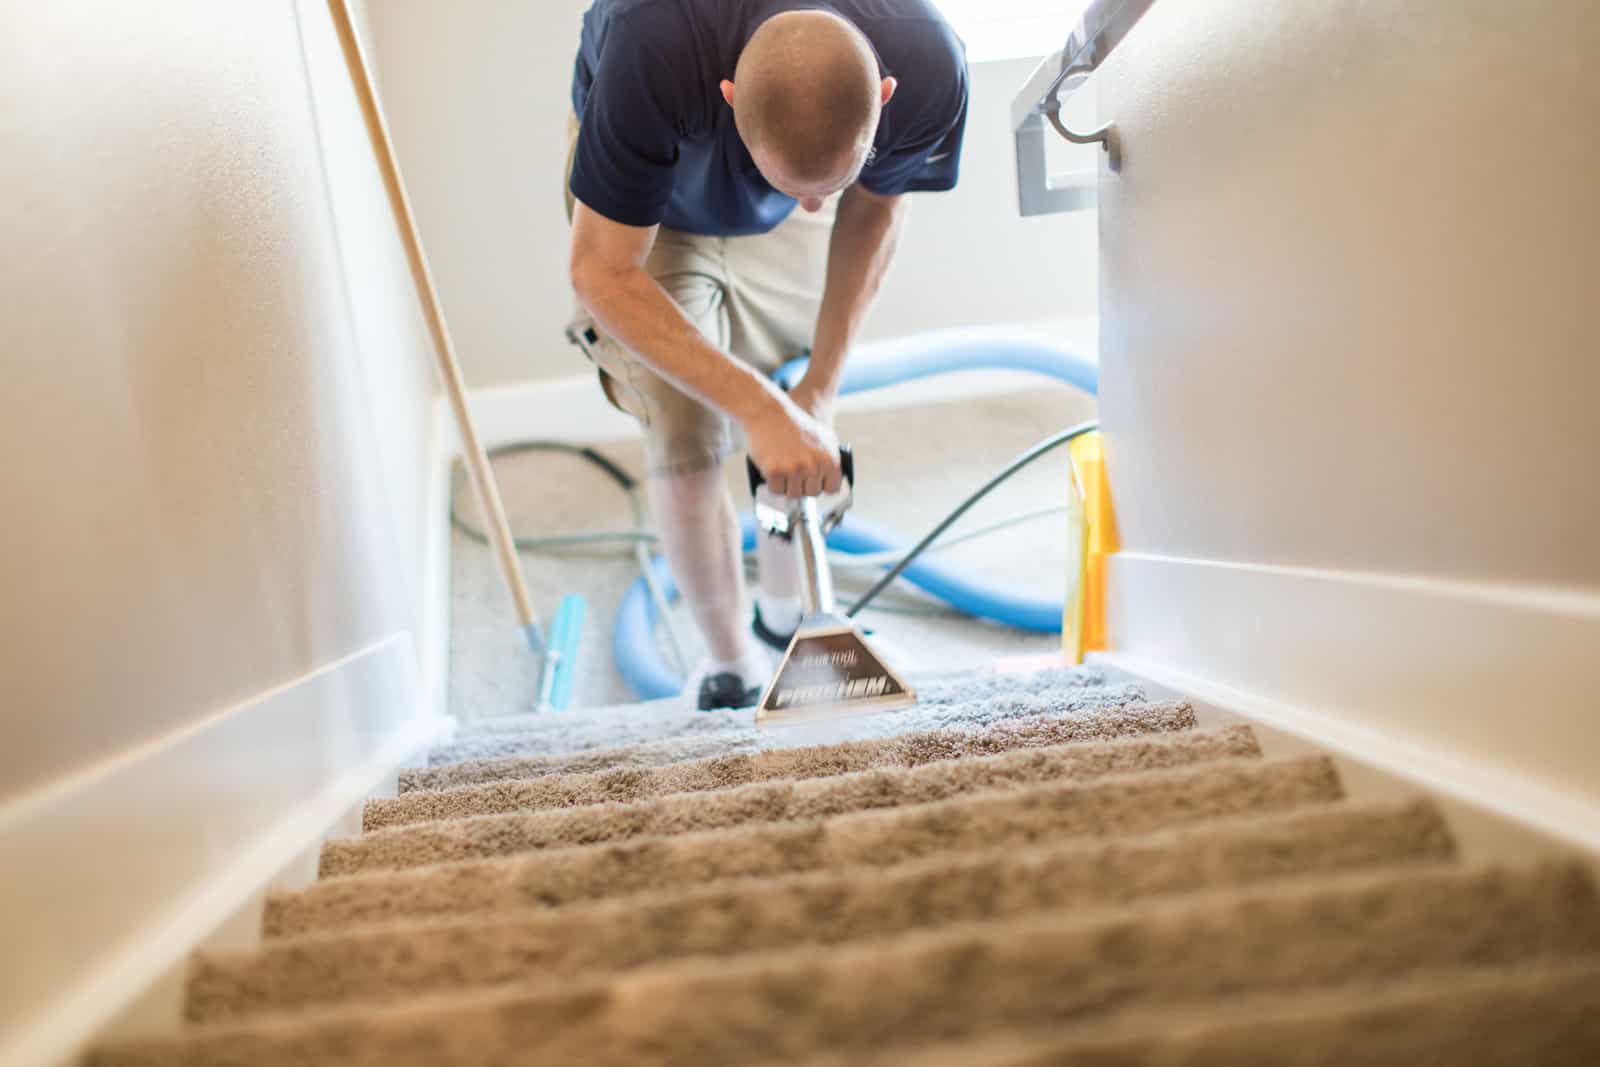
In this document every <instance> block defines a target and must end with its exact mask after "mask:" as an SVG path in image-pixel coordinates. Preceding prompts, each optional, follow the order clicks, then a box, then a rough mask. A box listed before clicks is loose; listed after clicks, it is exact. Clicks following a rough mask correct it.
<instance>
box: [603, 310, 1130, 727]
mask: <svg viewBox="0 0 1600 1067" xmlns="http://www.w3.org/2000/svg"><path fill="white" fill-rule="evenodd" d="M806 365H807V361H806V360H804V359H797V360H793V361H791V362H789V363H786V364H784V365H783V366H782V367H781V368H779V370H778V372H777V374H776V375H774V377H775V379H776V380H777V381H778V383H779V384H781V385H783V386H784V387H785V388H787V387H789V386H791V385H793V384H794V383H795V382H797V381H799V380H800V378H801V376H802V375H804V374H805V371H806ZM978 369H1004V370H1021V371H1031V372H1033V373H1036V374H1043V375H1046V376H1048V377H1051V378H1056V379H1059V380H1061V381H1064V382H1066V383H1067V384H1069V385H1073V386H1076V387H1077V388H1079V389H1082V390H1083V391H1085V392H1087V393H1089V394H1091V395H1094V394H1096V393H1097V392H1098V391H1099V385H1100V374H1099V366H1098V365H1097V364H1096V363H1095V362H1094V361H1093V360H1090V359H1086V358H1085V357H1083V356H1081V355H1079V354H1077V353H1075V352H1072V351H1069V350H1067V349H1065V348H1063V347H1062V346H1060V345H1059V344H1056V343H1055V342H1053V341H1051V340H1050V339H1048V338H1046V337H1042V336H1040V335H1039V334H1036V333H1030V332H1028V331H1026V330H1017V329H996V328H988V327H985V328H978V329H958V330H941V331H937V332H933V333H924V334H917V335H914V336H911V337H904V338H898V339H896V340H892V341H880V342H877V343H874V344H870V345H863V346H861V347H860V348H858V349H857V350H856V352H855V354H854V355H853V356H852V358H851V361H850V363H849V364H847V365H846V367H845V373H844V377H843V379H842V380H841V382H840V386H839V392H840V394H841V395H849V394H851V393H860V392H865V391H867V390H869V389H880V388H883V387H884V386H888V385H895V384H898V383H900V382H906V381H912V380H914V379H917V378H926V377H929V376H930V375H934V374H945V373H949V372H951V371H961V370H978ZM740 532H741V536H742V538H743V541H744V550H745V551H747V552H748V551H750V550H751V549H753V548H754V547H755V522H754V520H753V519H752V518H751V517H750V516H748V515H746V516H744V517H742V518H741V520H740ZM828 546H829V547H830V548H833V549H837V550H838V551H841V552H850V553H853V554H860V553H870V552H884V551H888V550H891V549H900V550H903V549H904V548H905V546H904V545H903V544H901V543H899V542H898V541H897V540H896V539H895V538H894V537H892V536H891V535H890V534H889V533H888V532H887V531H884V530H881V529H878V528H875V527H874V526H873V525H872V524H871V523H869V522H867V521H866V520H864V519H861V518H860V517H858V516H855V515H850V516H847V517H846V518H845V520H844V521H843V522H842V523H840V524H839V526H837V527H836V528H835V529H834V530H833V532H832V533H830V534H829V535H828ZM650 566H651V569H652V573H653V574H654V577H655V579H656V581H657V582H659V583H660V585H661V587H662V589H663V590H664V591H665V592H666V595H667V596H668V597H669V598H676V596H677V595H678V588H677V584H676V583H675V582H674V581H673V579H672V573H671V571H670V570H669V568H668V567H667V561H666V559H665V558H664V557H661V556H656V557H655V558H654V559H652V560H651V562H650ZM902 577H904V578H905V579H906V580H907V581H909V582H911V583H912V584H914V585H916V586H918V587H919V588H921V589H922V590H924V591H925V592H928V593H931V594H932V595H934V596H936V597H939V598H940V599H942V600H944V601H946V602H947V603H949V604H950V605H951V606H952V607H954V608H956V609H957V610H959V611H963V612H966V613H967V614H969V615H974V616H977V617H979V618H984V619H991V620H993V621H995V622H1000V623H1005V624H1006V625H1009V626H1015V627H1018V628H1019V629H1024V630H1033V631H1037V632H1042V633H1058V632H1060V630H1061V615H1062V611H1063V607H1064V606H1063V604H1062V603H1061V602H1060V601H1058V600H1050V599H1045V598H1040V597H1028V596H1021V595H1018V594H1014V593H1010V592H1007V591H1004V590H999V589H995V588H992V587H989V586H985V585H981V584H979V583H977V582H972V581H969V580H967V579H965V578H961V577H959V576H958V575H957V574H956V573H955V571H954V570H953V569H952V568H949V567H946V566H943V565H941V564H938V563H935V562H933V561H931V560H926V559H917V560H915V561H913V562H912V563H911V565H910V566H908V567H907V568H906V569H905V572H904V574H903V575H902ZM656 622H657V616H656V607H655V604H654V603H653V602H652V601H651V598H650V591H649V587H648V584H647V583H646V581H645V579H644V578H643V577H640V578H639V579H638V580H636V581H635V582H634V583H633V585H632V586H630V587H629V589H628V592H627V594H626V595H625V596H624V597H623V600H622V606H621V607H620V608H618V610H617V620H616V625H615V627H614V628H613V630H612V633H611V651H612V655H613V657H615V659H616V663H617V669H618V671H620V672H621V674H622V677H623V680H624V681H625V682H627V683H628V686H629V688H631V689H632V690H633V691H634V693H635V694H637V695H638V697H639V699H640V700H659V699H662V698H664V697H670V696H675V695H677V694H678V693H679V692H680V691H681V690H682V689H683V683H684V679H682V678H680V677H678V675H677V673H676V672H675V671H673V670H672V668H671V667H670V666H669V665H668V664H667V662H666V661H665V660H664V659H663V658H662V656H661V653H660V651H659V648H658V646H657V643H656V635H655V628H656Z"/></svg>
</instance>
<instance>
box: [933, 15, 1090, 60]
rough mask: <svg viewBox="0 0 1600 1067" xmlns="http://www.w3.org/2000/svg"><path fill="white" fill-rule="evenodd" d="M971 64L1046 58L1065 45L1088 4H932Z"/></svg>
mask: <svg viewBox="0 0 1600 1067" xmlns="http://www.w3.org/2000/svg"><path fill="white" fill-rule="evenodd" d="M933 2H934V4H935V5H936V6H937V7H938V8H939V10H941V11H943V12H944V15H945V18H947V19H949V20H950V24H951V25H952V26H954V27H955V28H956V32H957V33H959V34H960V35H961V39H962V40H964V41H966V42H967V58H968V60H970V61H971V62H973V63H981V62H983V61H985V60H990V59H1020V58H1024V57H1037V56H1047V55H1049V54H1050V53H1051V52H1054V51H1055V50H1056V49H1058V48H1060V47H1061V46H1062V45H1063V44H1065V43H1066V40H1067V34H1069V33H1071V32H1072V28H1073V27H1074V26H1075V25H1076V24H1077V22H1078V19H1079V18H1080V17H1082V15H1083V12H1084V9H1086V8H1087V7H1088V6H1089V0H933Z"/></svg>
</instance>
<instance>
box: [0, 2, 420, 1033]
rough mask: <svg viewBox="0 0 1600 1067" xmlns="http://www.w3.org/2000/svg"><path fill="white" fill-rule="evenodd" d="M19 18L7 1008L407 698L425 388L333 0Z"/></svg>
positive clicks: (9, 274) (320, 777)
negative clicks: (336, 38)
mask: <svg viewBox="0 0 1600 1067" xmlns="http://www.w3.org/2000/svg"><path fill="white" fill-rule="evenodd" d="M90 7H93V8H94V9H93V10H90V9H89V8H90ZM0 17H3V19H4V22H5V24H6V25H7V26H8V27H9V30H8V32H7V33H6V34H5V35H3V36H0V98H3V99H4V100H5V101H6V105H5V107H4V108H0V247H3V248H4V249H5V254H4V255H3V256H0V306H4V307H5V308H6V312H5V315H4V317H3V319H0V335H3V338H4V340H3V348H4V351H5V353H6V354H5V357H4V366H5V373H4V378H3V380H4V386H3V391H0V405H3V412H4V417H3V418H0V456H4V457H5V463H4V465H3V467H0V499H4V500H5V501H6V506H5V509H4V512H5V517H4V522H3V527H0V529H3V540H4V545H3V550H0V589H3V590H4V592H3V594H0V721H3V724H4V725H3V730H0V735H3V736H4V738H5V743H4V744H3V745H0V838H3V841H4V847H3V849H0V851H3V852H4V854H5V859H4V861H3V862H4V870H3V872H0V898H3V899H0V942H3V943H5V944H6V946H7V949H6V952H7V965H6V967H5V968H4V969H3V970H4V973H5V980H4V981H0V1006H3V1007H0V1032H4V1033H5V1034H6V1035H7V1037H8V1038H11V1037H15V1036H17V1035H19V1034H22V1033H23V1031H22V1030H21V1029H19V1027H18V1025H17V1024H19V1023H20V1022H21V1021H22V1020H25V1019H30V1018H33V1019H35V1021H37V1013H38V1012H40V1011H42V1010H43V1009H44V1007H45V1006H46V1005H47V1004H48V1003H50V1002H51V998H58V997H67V996H68V995H69V994H70V995H72V996H77V995H78V994H80V993H84V991H85V990H87V989H88V988H89V986H90V985H91V984H94V983H99V984H98V985H95V989H96V990H97V992H95V993H94V995H93V996H90V997H89V998H88V999H81V998H80V999H78V1000H76V1001H72V1002H71V1003H72V1004H73V1005H75V1006H76V1008H78V1009H82V1011H80V1012H79V1013H78V1014H77V1015H76V1016H73V1017H72V1021H75V1022H76V1025H79V1026H84V1025H89V1023H90V1022H92V1020H91V1019H88V1018H86V1016H85V1014H84V1013H87V1012H102V1013H103V1012H104V1011H105V1010H106V1009H107V1008H108V1007H109V1006H112V1001H113V1000H114V999H115V997H116V995H118V994H117V991H116V990H113V989H112V988H111V987H109V986H107V985H106V984H105V983H106V982H107V981H110V980H111V979H112V978H113V977H118V976H120V977H118V980H120V981H123V982H124V986H125V988H124V989H123V991H124V992H125V991H126V988H132V987H131V986H130V985H127V983H129V982H132V981H133V979H132V977H130V976H131V975H134V972H135V971H138V969H139V968H140V967H147V966H149V965H154V966H159V965H160V961H158V960H155V961H144V962H140V961H134V962H133V963H131V964H130V963H129V962H128V961H127V960H123V961H122V962H121V963H118V964H117V965H116V966H113V964H112V962H111V961H109V960H108V959H106V958H103V954H106V953H113V952H115V951H120V950H122V949H126V948H128V947H129V946H130V945H132V944H133V943H134V942H135V941H137V940H138V939H139V938H140V937H143V936H144V935H145V934H146V933H148V932H149V930H150V929H154V928H155V927H156V926H160V925H161V924H168V925H165V926H162V929H168V930H170V929H173V927H172V926H171V925H170V923H171V922H172V921H173V920H174V915H175V909H176V908H177V907H178V905H179V903H180V900H179V894H190V895H191V896H192V894H193V893H195V892H198V891H200V890H202V889H205V888H206V882H205V880H206V879H207V878H209V877H211V876H213V875H218V876H220V873H221V872H225V871H228V870H232V869H235V868H236V867H237V866H238V863H239V862H241V858H242V857H243V856H244V855H245V854H246V853H247V852H250V850H252V849H256V851H255V852H254V853H252V854H253V855H256V857H257V859H258V860H261V861H262V862H268V861H270V858H271V849H272V848H279V850H280V851H281V849H282V847H283V846H284V842H285V841H287V840H288V839H287V838H282V840H279V839H278V838H274V837H273V835H274V834H278V835H279V837H282V833H283V830H284V826H283V820H284V819H285V818H287V817H288V816H289V815H290V814H291V813H293V812H295V811H297V810H299V809H297V808H296V807H295V805H297V804H301V803H302V802H303V803H305V804H312V802H313V801H316V802H319V803H320V802H322V801H329V802H331V800H332V799H336V798H333V797H332V794H331V793H325V790H326V789H332V788H333V784H334V783H335V782H336V781H338V780H339V779H340V776H341V775H342V774H345V773H346V772H348V771H350V770H351V769H352V768H355V769H359V768H360V767H361V765H362V761H363V760H366V759H368V758H375V757H376V752H377V749H378V748H379V747H380V746H381V745H382V744H384V743H386V741H388V740H391V739H392V735H393V732H394V731H396V730H404V729H407V728H409V727H408V725H407V717H408V715H409V714H410V711H409V709H410V708H411V707H414V706H415V705H414V703H413V702H414V698H415V696H416V692H415V690H416V684H415V672H416V661H415V652H414V651H413V650H412V645H411V637H412V633H413V631H415V629H416V628H417V626H418V618H419V614H420V611H421V606H420V605H421V586H420V571H421V567H420V557H421V554H422V551H423V549H422V534H421V532H420V531H421V529H422V514H421V509H422V500H423V493H424V488H425V487H424V482H423V457H424V456H425V455H426V454H427V448H428V443H429V442H428V440H427V431H426V427H427V426H428V418H429V403H430V397H429V388H428V379H427V377H426V370H425V366H424V363H423V362H422V358H421V357H422V353H423V348H422V347H421V346H422V338H421V335H420V334H419V332H418V327H417V323H416V312H415V310H414V301H413V299H412V296H411V293H410V290H409V285H408V283H407V282H406V280H405V275H404V271H403V267H402V266H401V265H400V263H399V260H398V258H397V257H398V254H399V253H398V245H397V243H396V241H395V239H394V237H393V235H392V232H391V229H390V227H389V224H388V221H387V218H386V215H385V209H384V206H383V201H382V191H381V186H380V185H379V183H378V181H377V176H376V172H375V170H374V169H373V167H372V164H371V162H370V160H369V158H368V157H367V154H366V149H365V142H364V140H362V136H363V135H362V133H361V128H360V125H359V122H358V119H357V116H356V112H355V109H354V102H353V99H352V98H351V96H350V91H349V87H348V83H347V82H346V81H345V75H344V72H343V68H342V65H341V64H340V60H339V57H338V53H337V50H336V47H335V45H334V42H333V38H332V32H331V26H330V24H329V21H328V15H327V11H326V9H325V7H324V6H323V5H322V4H320V3H318V2H315V0H305V2H304V3H303V4H301V5H300V6H299V7H298V8H297V7H296V6H295V5H289V4H283V3H278V2H272V0H254V2H240V3H229V4H216V3H209V2H203V0H170V2H166V3H163V4H159V5H153V6H152V5H141V6H140V7H139V8H138V10H137V12H135V11H134V10H133V9H126V10H125V9H123V8H119V7H108V6H103V5H88V6H86V5H43V6H40V5H36V4H24V3H21V2H15V3H13V2H10V0H5V2H4V4H3V8H0ZM313 90H314V91H315V99H314V100H313V95H312V93H313ZM397 649H398V650H400V651H399V653H398V654H397V653H396V650H397ZM347 667H350V668H351V669H350V670H348V671H347V670H346V668H347ZM279 715H282V716H283V718H282V720H281V721H282V723H283V725H282V726H281V727H277V728H275V727H274V723H275V722H278V721H279V720H278V719H277V718H275V717H276V716H279ZM179 748H183V750H184V751H189V752H200V753H203V758H201V759H196V760H191V761H189V762H187V763H184V764H183V765H181V766H179V767H176V768H170V769H169V770H168V772H166V773H163V774H160V775H154V776H152V775H151V774H149V773H143V776H142V777H141V773H142V772H141V769H145V771H148V769H150V768H154V767H157V766H161V765H162V764H161V760H162V758H163V755H164V754H166V753H170V752H173V751H177V750H178V749H179ZM340 788H344V789H345V790H346V791H348V790H349V789H350V788H357V789H359V788H364V786H361V785H360V784H359V783H356V782H354V781H353V780H351V781H346V782H345V783H344V785H343V786H341V787H340ZM285 789H288V792H285ZM95 798H100V800H101V801H105V800H107V799H108V798H115V802H113V803H105V802H101V803H91V802H90V801H93V800H94V799H95ZM353 799H354V798H353V797H351V798H350V799H349V800H346V801H345V803H349V802H350V800H353ZM266 801H270V803H268V802H266ZM319 810H325V811H331V810H333V809H332V808H329V807H327V805H326V804H324V807H323V809H319ZM306 811H311V809H309V808H308V809H306ZM302 814H304V812H302ZM314 816H315V812H314V811H313V812H312V814H311V815H310V816H307V817H314ZM305 832H307V831H306V828H305V827H302V828H301V833H302V834H303V833H305ZM312 832H314V828H313V829H312ZM291 836H292V835H291ZM274 842H276V843H274ZM302 843H303V842H302ZM268 846H270V847H268ZM263 847H265V848H266V849H267V851H265V852H262V851H260V849H261V848H263ZM296 847H298V846H296ZM268 869H270V868H268ZM235 888H237V887H235ZM225 895H226V894H223V896H225ZM184 899H186V900H187V899H190V898H189V897H185V898H184ZM233 903H234V904H236V903H237V901H234V902H233ZM210 906H212V907H213V908H215V909H225V907H226V906H228V902H227V901H226V900H224V899H223V898H222V896H218V895H217V894H216V893H213V894H212V896H211V897H210ZM219 913H220V912H219ZM178 918H179V919H181V916H179V917H178ZM167 948H168V949H171V948H172V945H171V944H168V945H167ZM95 953H101V954H102V957H96V956H95V955H94V954H95ZM124 965H127V966H131V967H132V968H133V970H128V969H127V966H124ZM119 968H120V969H119ZM85 995H87V994H85ZM64 1003H67V1002H66V1001H60V1002H59V1003H57V1007H60V1005H61V1004H64ZM3 1058H5V1056H4V1050H0V1059H3Z"/></svg>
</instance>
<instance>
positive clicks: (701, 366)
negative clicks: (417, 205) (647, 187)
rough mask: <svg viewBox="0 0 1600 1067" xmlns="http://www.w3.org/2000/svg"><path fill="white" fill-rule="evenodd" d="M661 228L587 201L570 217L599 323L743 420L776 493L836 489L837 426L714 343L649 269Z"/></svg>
mask: <svg viewBox="0 0 1600 1067" xmlns="http://www.w3.org/2000/svg"><path fill="white" fill-rule="evenodd" d="M655 235H656V227H654V226H649V227H639V226H626V225H624V224H622V223H619V222H613V221H612V220H610V219H608V218H606V217H605V216H604V215H601V214H599V213H598V212H596V211H593V210H591V209H589V208H588V207H587V206H586V205H584V204H583V202H582V201H579V202H578V203H577V205H576V206H575V208H574V211H573V216H572V254H571V261H570V272H571V276H572V288H573V290H574V291H575V292H576V293H577V295H578V299H579V300H580V301H582V302H583V305H584V306H585V307H586V308H588V309H589V312H590V314H592V315H593V316H594V317H595V318H596V319H597V320H599V322H600V325H601V326H602V327H604V328H605V330H606V332H607V333H608V334H610V335H611V337H613V338H614V339H615V340H617V341H618V342H620V343H621V344H622V345H623V346H624V347H625V348H627V349H628V350H629V351H631V352H633V353H634V354H635V355H637V356H638V357H639V358H640V359H642V360H643V361H644V362H645V363H646V364H648V365H649V366H650V367H651V368H652V369H653V370H655V371H656V372H657V373H658V374H660V375H661V376H662V377H663V378H666V379H667V380H668V381H670V382H672V383H673V384H674V385H676V386H678V388H680V389H682V390H683V391H684V392H686V393H688V394H689V395H690V396H693V397H695V398H697V399H698V400H700V401H701V402H702V403H705V404H707V405H708V406H710V407H713V408H715V409H717V410H718V411H721V412H724V413H725V414H727V415H728V416H729V417H730V418H732V419H734V420H736V421H737V422H738V423H739V424H740V425H741V426H742V427H743V428H744V431H745V436H746V437H747V438H748V439H749V442H750V454H751V458H753V459H754V460H755V463H756V466H757V467H759V468H760V469H761V472H762V474H764V475H765V476H766V478H767V482H768V485H769V486H770V487H771V489H772V491H773V492H775V493H778V494H780V495H790V494H794V495H799V494H801V493H816V492H818V491H822V490H826V491H828V492H832V491H835V490H837V489H838V488H839V482H840V479H841V475H840V472H839V457H838V444H837V442H836V441H835V439H834V437H833V432H832V431H831V430H830V429H829V428H828V427H826V426H823V425H821V424H819V423H817V422H816V421H815V420H814V419H812V418H811V417H810V416H809V415H808V414H806V413H805V412H804V411H803V410H801V409H800V408H798V407H797V406H796V405H795V404H794V403H793V402H792V401H791V400H790V399H789V398H788V397H786V396H785V395H784V394H783V392H782V391H781V390H780V389H778V388H777V387H776V386H774V385H773V384H772V383H771V382H769V381H767V379H765V378H764V377H762V376H761V375H760V374H759V373H757V372H756V371H755V370H753V369H752V368H750V367H748V366H746V365H745V364H743V363H741V362H739V361H738V360H736V359H734V358H733V357H732V356H730V355H728V354H727V353H726V352H723V351H722V350H721V349H719V348H717V347H716V346H715V345H713V344H711V343H710V342H709V341H707V340H706V339H705V337H704V336H703V335H702V334H701V333H700V331H699V330H697V329H696V328H695V326H694V324H693V323H692V322H690V321H689V319H688V318H687V317H686V316H685V315H684V314H683V312H682V311H681V310H680V309H679V308H678V306H677V305H676V304H674V303H673V302H672V298H671V297H669V296H668V295H667V293H666V290H664V289H662V288H661V286H660V285H658V284H657V283H656V281H655V279H654V278H652V277H650V275H649V274H648V273H647V272H646V271H645V269H644V264H645V258H646V257H647V256H648V255H649V254H650V248H651V246H652V245H653V244H654V243H655Z"/></svg>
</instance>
